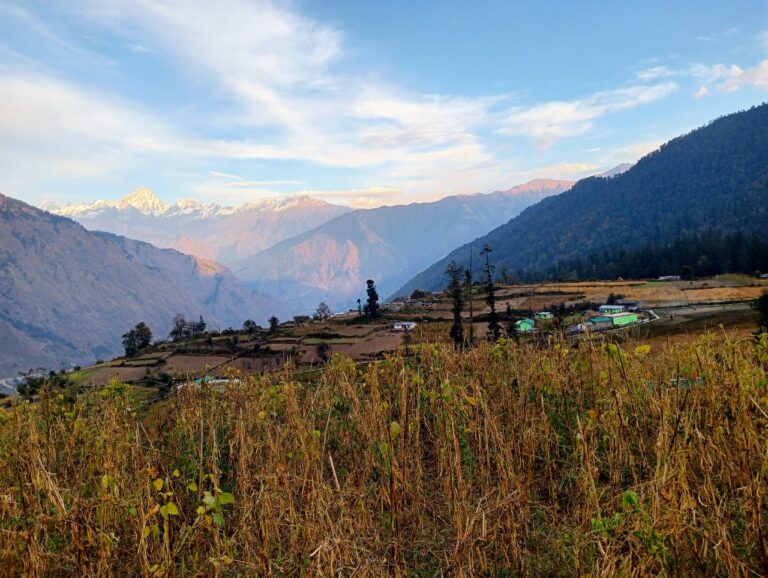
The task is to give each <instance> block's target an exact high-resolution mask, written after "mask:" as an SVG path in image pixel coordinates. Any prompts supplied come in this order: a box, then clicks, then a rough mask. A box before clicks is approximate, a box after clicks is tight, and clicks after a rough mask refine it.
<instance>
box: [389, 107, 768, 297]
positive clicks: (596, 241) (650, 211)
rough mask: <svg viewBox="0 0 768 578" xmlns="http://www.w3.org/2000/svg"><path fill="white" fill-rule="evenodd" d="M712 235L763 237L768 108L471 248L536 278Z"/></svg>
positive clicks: (680, 141) (589, 185) (547, 202)
mask: <svg viewBox="0 0 768 578" xmlns="http://www.w3.org/2000/svg"><path fill="white" fill-rule="evenodd" d="M710 228H716V229H720V230H722V231H737V230H741V231H744V232H749V231H760V230H763V231H764V230H768V105H765V104H763V105H761V106H758V107H754V108H752V109H750V110H748V111H744V112H739V113H735V114H732V115H729V116H725V117H722V118H719V119H717V120H715V121H713V122H712V123H710V124H708V125H706V126H704V127H702V128H699V129H697V130H695V131H693V132H691V133H689V134H687V135H685V136H681V137H678V138H676V139H674V140H672V141H670V142H668V143H667V144H665V145H663V146H662V147H661V148H660V149H659V150H658V151H656V152H653V153H651V154H649V155H647V156H646V157H644V158H643V159H641V160H640V161H639V162H638V163H637V164H636V165H635V166H634V167H632V168H631V169H629V170H628V171H626V172H624V173H622V174H619V175H616V176H614V177H612V178H609V179H606V178H596V177H592V178H588V179H584V180H582V181H579V182H578V183H576V184H575V185H574V186H573V187H572V188H571V189H570V190H569V191H567V192H565V193H563V194H561V195H558V196H555V197H550V198H548V199H544V200H543V201H541V202H540V203H538V204H536V205H534V206H532V207H529V208H528V209H527V210H525V211H523V212H522V213H521V214H520V215H519V216H518V217H516V218H514V219H512V220H511V221H510V222H508V223H506V224H505V225H502V226H501V227H499V228H497V229H495V230H494V231H492V232H490V233H488V234H487V235H486V236H484V237H482V238H480V239H477V240H476V242H475V243H474V246H475V247H476V248H479V247H482V245H483V244H484V243H488V244H489V245H491V246H492V247H493V253H492V261H493V263H494V264H495V265H496V266H497V267H501V266H506V267H508V268H509V269H510V270H512V271H532V270H542V269H546V268H549V267H552V266H553V265H554V264H555V263H557V262H558V261H560V260H567V259H573V258H576V257H580V256H581V257H583V256H586V255H590V254H595V253H597V252H601V251H605V250H618V249H624V248H626V249H632V248H637V247H641V246H643V245H646V244H650V245H661V244H663V243H667V242H671V241H673V240H675V239H676V238H678V237H680V236H681V235H690V234H694V233H697V232H700V231H704V230H707V229H710ZM469 251H470V247H469V245H464V246H463V247H460V248H458V249H456V250H455V251H453V252H451V253H450V254H449V255H448V256H446V257H445V258H443V259H441V260H439V261H438V262H437V263H435V264H434V265H432V266H431V267H429V268H428V269H426V270H425V271H424V272H422V273H420V274H419V275H417V276H416V277H415V278H414V279H412V280H411V281H409V282H408V283H406V284H405V285H403V286H402V287H401V288H400V289H399V290H398V291H397V294H401V295H402V294H406V293H409V292H410V291H412V290H413V289H415V288H422V289H438V288H441V287H443V286H444V285H445V279H444V276H443V274H444V271H445V268H446V266H447V264H448V263H450V262H451V261H457V262H458V263H460V264H463V265H466V263H467V262H468V258H469Z"/></svg>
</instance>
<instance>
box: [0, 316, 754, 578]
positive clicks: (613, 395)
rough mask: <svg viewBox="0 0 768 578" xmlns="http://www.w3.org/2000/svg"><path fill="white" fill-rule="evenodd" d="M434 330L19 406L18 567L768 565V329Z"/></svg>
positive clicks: (9, 451)
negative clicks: (239, 376) (600, 340)
mask: <svg viewBox="0 0 768 578" xmlns="http://www.w3.org/2000/svg"><path fill="white" fill-rule="evenodd" d="M419 331H420V332H421V333H422V334H423V335H421V336H423V337H425V338H427V340H430V339H431V340H432V341H435V342H439V341H441V333H440V332H439V331H438V329H437V328H434V327H430V328H428V329H427V328H423V329H419ZM414 337H416V336H414ZM417 349H418V351H419V355H418V356H417V357H415V358H410V359H406V358H404V357H402V356H393V357H390V358H387V359H386V360H385V361H383V362H381V363H377V364H372V365H370V366H369V367H368V368H367V369H366V370H365V371H364V372H361V370H360V369H359V368H358V367H357V366H356V365H355V364H354V363H352V362H351V361H350V360H349V359H345V358H341V357H336V358H334V360H333V361H332V363H331V364H330V365H329V366H328V367H327V369H326V370H325V371H323V372H322V373H320V374H318V375H317V376H316V379H314V380H313V381H310V382H306V381H304V382H301V381H299V380H298V376H297V375H294V374H293V373H292V372H291V370H290V369H286V370H285V371H284V372H280V373H277V374H272V375H268V376H265V377H261V378H247V379H244V380H243V382H242V383H240V384H239V385H233V386H231V387H229V388H228V389H227V390H226V391H223V392H220V391H215V390H213V389H209V388H203V389H194V388H185V389H184V390H182V391H181V392H180V393H179V394H178V396H176V397H173V398H171V399H170V400H168V401H166V402H164V406H163V409H164V411H162V412H160V411H157V412H154V414H153V415H155V417H156V419H161V420H162V421H161V422H160V423H156V424H153V425H154V426H156V427H153V428H151V430H150V431H153V432H155V431H156V432H158V433H157V434H148V433H147V430H146V429H145V427H144V426H143V425H142V421H141V416H137V415H136V408H135V407H134V405H135V404H134V402H133V401H132V394H131V389H130V388H129V387H128V386H124V385H121V384H116V383H113V384H111V385H109V386H108V387H106V388H105V389H103V390H102V391H101V392H99V393H96V394H91V395H88V396H85V397H81V398H80V399H78V400H77V401H75V402H73V401H71V400H67V399H65V398H63V397H59V396H57V395H54V394H52V395H49V396H44V397H43V399H42V400H41V401H40V402H39V403H37V404H34V405H31V404H27V403H24V404H20V405H18V406H16V407H15V408H13V409H5V410H3V412H2V414H0V574H2V575H4V576H21V575H23V576H65V575H77V576H262V575H276V576H277V575H279V576H295V575H305V576H330V575H353V574H354V575H357V576H393V575H394V576H399V575H403V576H404V575H419V576H434V575H443V576H477V575H481V576H483V575H484V576H520V575H523V576H525V575H532V576H582V575H593V576H649V575H659V576H660V575H664V576H748V575H753V576H757V575H765V573H766V569H768V535H766V534H767V530H766V516H767V515H768V502H767V499H768V498H767V496H766V490H768V436H767V435H766V434H767V433H768V385H767V383H768V339H766V340H764V341H763V343H762V344H760V345H756V344H755V343H754V342H753V341H751V340H745V339H742V340H735V339H732V338H730V337H728V336H727V335H710V336H706V337H702V338H701V339H699V340H696V341H695V342H693V343H689V344H677V345H675V346H674V347H670V348H668V349H663V350H660V351H652V352H650V354H649V352H648V351H647V348H646V347H645V346H642V345H640V346H638V345H637V344H634V345H627V344H624V345H622V346H621V347H618V346H616V345H607V346H603V345H598V344H590V343H587V342H584V343H580V344H579V348H578V349H568V346H566V345H564V344H562V343H551V344H550V345H549V346H544V347H534V346H532V345H515V344H514V343H512V342H502V343H499V344H496V345H488V344H483V345H481V346H479V347H477V348H476V349H474V350H472V351H469V352H466V353H455V352H454V351H453V350H452V349H451V348H450V347H449V346H447V345H444V344H442V343H432V344H420V345H419V346H418V347H417Z"/></svg>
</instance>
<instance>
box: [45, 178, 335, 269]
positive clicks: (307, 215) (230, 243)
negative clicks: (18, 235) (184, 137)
mask: <svg viewBox="0 0 768 578" xmlns="http://www.w3.org/2000/svg"><path fill="white" fill-rule="evenodd" d="M348 211H350V209H349V208H348V207H342V206H339V205H332V204H330V203H326V202H325V201H321V200H319V199H314V198H311V197H308V196H300V195H299V196H291V197H286V198H283V199H266V200H263V201H259V202H255V203H246V204H243V205H240V206H238V207H225V206H220V205H215V204H206V205H204V204H200V203H198V202H197V201H195V200H194V199H185V200H180V201H177V202H176V203H175V204H173V205H167V204H165V203H163V202H162V201H161V200H160V199H159V198H158V197H157V196H156V195H155V194H154V193H153V192H152V191H151V190H149V189H148V188H146V187H139V188H138V189H136V190H135V191H133V192H131V193H130V194H128V195H126V196H125V197H123V198H122V199H120V200H119V201H110V200H100V201H96V202H95V203H91V204H89V205H75V206H69V207H64V208H52V209H51V212H53V213H55V214H58V215H62V216H65V217H70V218H72V219H74V220H76V221H77V222H79V223H80V224H81V225H83V226H85V227H86V228H88V229H90V230H92V231H93V230H95V231H107V232H110V233H115V234H117V235H125V236H127V237H131V238H134V239H141V240H142V241H146V242H148V243H152V244H153V245H155V246H158V247H169V248H173V249H178V250H179V251H183V252H185V253H190V254H193V255H197V256H199V257H205V258H208V259H215V260H217V261H220V262H222V263H225V264H226V263H230V262H232V261H235V260H238V259H242V258H245V257H248V256H251V255H253V254H254V253H256V252H258V251H260V250H262V249H266V248H267V247H270V246H272V245H274V244H275V243H278V242H279V241H282V240H283V239H288V238H289V237H293V236H295V235H299V234H301V233H303V232H305V231H308V230H310V229H313V228H315V227H317V226H318V225H321V224H322V223H325V222H326V221H328V220H330V219H332V218H334V217H337V216H339V215H341V214H344V213H346V212H348Z"/></svg>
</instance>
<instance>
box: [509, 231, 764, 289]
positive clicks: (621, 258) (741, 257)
mask: <svg viewBox="0 0 768 578" xmlns="http://www.w3.org/2000/svg"><path fill="white" fill-rule="evenodd" d="M761 272H768V237H766V236H764V235H760V234H758V233H749V234H744V233H742V232H740V231H737V232H724V231H720V230H707V231H703V232H700V233H697V234H692V235H683V236H679V237H677V239H675V240H674V241H673V242H671V243H666V244H664V245H660V246H653V245H651V244H646V245H645V246H643V247H642V248H637V249H623V248H621V249H614V250H609V249H606V250H603V251H600V252H596V253H592V254H590V255H589V256H587V257H580V256H579V257H575V258H570V259H564V260H561V261H559V262H557V263H556V264H555V265H553V266H552V267H546V268H541V269H538V270H530V271H525V270H524V271H519V272H518V278H519V279H520V280H521V281H526V282H528V281H549V280H558V279H562V280H583V279H616V278H617V277H623V278H626V279H643V278H654V277H660V276H663V275H681V276H683V277H692V276H694V275H695V276H699V277H711V276H713V275H721V274H725V273H743V274H747V275H759V274H760V273H761Z"/></svg>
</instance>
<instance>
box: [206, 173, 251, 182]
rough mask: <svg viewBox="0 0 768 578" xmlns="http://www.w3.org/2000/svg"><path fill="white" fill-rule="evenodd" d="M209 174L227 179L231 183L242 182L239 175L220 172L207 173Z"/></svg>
mask: <svg viewBox="0 0 768 578" xmlns="http://www.w3.org/2000/svg"><path fill="white" fill-rule="evenodd" d="M208 172H209V173H211V174H212V175H213V176H214V177H221V178H222V179H229V180H233V181H242V180H243V177H241V176H239V175H233V174H231V173H222V172H221V171H208Z"/></svg>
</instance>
